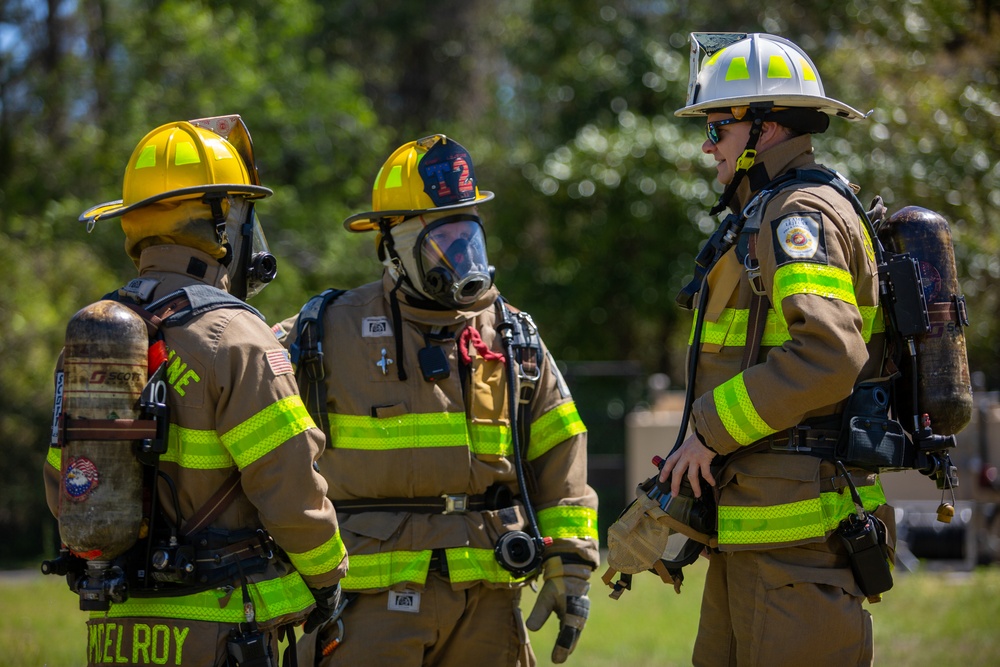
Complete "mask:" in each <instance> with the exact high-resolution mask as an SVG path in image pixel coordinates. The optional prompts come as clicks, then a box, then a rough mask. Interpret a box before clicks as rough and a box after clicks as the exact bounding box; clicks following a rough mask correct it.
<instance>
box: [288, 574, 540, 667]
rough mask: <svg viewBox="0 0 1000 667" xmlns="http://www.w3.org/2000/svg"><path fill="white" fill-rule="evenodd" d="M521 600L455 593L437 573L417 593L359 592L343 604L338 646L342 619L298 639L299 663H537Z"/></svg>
mask: <svg viewBox="0 0 1000 667" xmlns="http://www.w3.org/2000/svg"><path fill="white" fill-rule="evenodd" d="M414 594H417V595H414ZM520 598H521V591H520V590H518V589H514V590H510V589H490V588H486V587H485V586H481V585H477V586H473V587H472V588H468V589H465V590H458V591H456V590H452V587H451V583H450V582H448V581H447V580H445V579H443V578H441V577H440V576H439V575H436V574H433V573H432V574H429V575H428V576H427V583H426V585H425V586H424V588H423V589H422V590H419V591H418V590H416V589H414V590H411V591H383V592H381V593H371V594H361V595H358V596H357V597H356V598H355V599H354V600H352V601H351V602H350V603H349V604H348V605H347V607H346V608H345V609H344V613H343V615H342V617H341V619H342V621H343V628H342V635H341V637H340V639H341V641H340V643H339V644H336V647H335V648H332V647H331V643H332V642H333V641H334V639H335V638H336V637H337V635H338V633H341V629H340V628H338V627H337V624H336V623H329V624H327V625H326V626H325V627H323V628H321V629H320V630H319V633H318V634H319V642H318V643H317V641H316V639H317V634H316V633H312V634H309V635H305V636H303V637H301V638H300V640H299V642H298V649H299V650H298V660H299V665H300V666H301V667H312V665H320V666H321V667H340V666H342V665H392V667H423V666H428V667H429V666H431V665H433V666H434V667H468V666H469V665H473V666H476V667H482V666H485V665H491V666H492V665H496V666H501V665H503V666H506V667H533V666H534V665H535V658H534V655H533V654H532V652H531V645H530V644H529V642H528V637H527V631H526V628H525V627H524V622H523V621H522V619H521V610H520V606H519V603H520ZM324 648H325V649H326V651H327V652H328V655H325V656H324V655H317V653H320V654H322V653H323V650H324Z"/></svg>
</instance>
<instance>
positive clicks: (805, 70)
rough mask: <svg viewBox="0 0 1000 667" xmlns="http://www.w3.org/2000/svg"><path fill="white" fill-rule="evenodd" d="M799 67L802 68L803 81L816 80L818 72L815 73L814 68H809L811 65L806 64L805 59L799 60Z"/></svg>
mask: <svg viewBox="0 0 1000 667" xmlns="http://www.w3.org/2000/svg"><path fill="white" fill-rule="evenodd" d="M799 66H800V67H801V68H802V80H803V81H815V80H816V72H814V71H813V68H812V67H810V66H809V63H807V62H806V60H805V58H799Z"/></svg>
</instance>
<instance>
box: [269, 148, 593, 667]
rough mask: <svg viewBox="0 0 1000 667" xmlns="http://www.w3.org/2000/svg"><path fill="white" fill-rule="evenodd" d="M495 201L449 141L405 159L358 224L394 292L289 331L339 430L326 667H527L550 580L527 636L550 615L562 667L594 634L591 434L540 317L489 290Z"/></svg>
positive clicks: (312, 388)
mask: <svg viewBox="0 0 1000 667" xmlns="http://www.w3.org/2000/svg"><path fill="white" fill-rule="evenodd" d="M492 198H493V193H491V192H486V191H480V190H479V188H478V187H477V184H476V178H475V174H474V171H473V163H472V158H471V157H470V156H469V153H468V152H467V151H466V150H465V149H464V148H463V147H462V146H461V145H460V144H458V143H457V142H455V141H454V140H453V139H450V138H448V137H446V136H444V135H441V134H435V135H432V136H428V137H426V138H423V139H420V140H417V141H410V142H408V143H406V144H404V145H403V146H401V147H400V148H399V149H397V150H396V151H395V152H393V153H392V155H391V156H390V157H389V158H388V159H387V160H386V162H385V163H384V165H383V166H382V168H381V170H380V171H379V173H378V176H377V177H376V179H375V184H374V188H373V192H372V204H373V207H372V210H371V211H369V212H366V213H359V214H357V215H352V216H351V217H349V218H348V219H347V220H346V221H345V223H344V224H345V226H346V227H347V229H348V230H350V231H352V232H375V233H376V234H377V237H376V245H377V249H378V254H379V257H380V258H381V260H382V262H383V264H384V265H385V270H384V272H383V275H382V279H381V280H379V281H377V282H374V283H370V284H368V285H364V286H362V287H358V288H356V289H351V290H349V291H346V292H344V293H342V294H334V295H331V294H330V293H325V294H326V295H327V296H336V298H335V299H332V298H328V299H324V298H323V296H324V295H320V297H317V298H316V299H314V300H312V301H310V302H309V303H308V304H306V306H305V307H304V308H303V309H302V311H301V312H300V314H299V315H298V316H297V317H296V318H292V319H290V320H287V321H286V322H283V323H282V325H281V326H280V327H278V331H277V333H278V334H279V335H284V334H285V332H288V334H289V335H288V337H287V338H286V339H285V340H286V342H287V343H288V345H289V347H290V349H291V350H292V358H293V360H294V361H296V363H297V371H296V372H297V374H298V376H299V382H300V387H301V391H302V393H303V395H304V396H305V397H306V404H307V406H308V407H309V409H310V411H314V410H315V412H316V413H317V414H318V416H317V420H318V421H320V422H323V423H328V425H329V431H330V438H329V443H328V444H329V446H328V447H327V450H326V452H325V453H324V455H323V458H322V460H321V462H320V467H321V470H322V472H323V474H324V476H325V477H326V479H327V481H328V482H329V484H330V497H331V499H332V500H333V502H334V504H335V505H336V506H337V511H338V513H339V515H340V517H341V528H342V531H343V535H344V541H345V543H346V544H347V546H348V549H349V550H350V553H351V571H350V572H349V573H348V575H347V577H346V578H345V579H344V581H343V583H342V585H343V588H344V591H345V598H346V599H348V600H349V602H348V603H347V605H346V607H345V608H344V611H343V615H342V617H341V618H340V619H338V621H337V622H336V623H330V624H328V625H327V626H326V627H324V628H322V629H321V630H320V631H319V633H318V635H319V637H318V644H317V642H316V639H314V638H309V637H305V638H303V640H302V641H300V645H301V644H302V643H304V642H306V641H307V640H308V642H309V644H310V646H311V647H312V648H313V649H314V650H317V651H318V652H319V653H321V654H322V655H321V658H320V662H319V663H318V664H322V665H324V666H325V667H329V666H331V665H360V664H373V665H374V664H379V665H383V664H384V665H392V664H408V665H419V664H423V665H486V664H503V665H532V664H534V655H533V654H532V651H531V647H530V644H529V642H528V640H527V635H526V633H525V623H524V622H523V621H522V618H521V612H520V609H519V604H518V602H519V599H520V595H521V593H520V591H521V588H522V587H523V586H524V585H526V584H528V583H529V582H530V581H532V580H534V579H535V577H536V576H539V575H541V577H542V579H543V581H544V583H543V585H542V588H541V591H540V593H539V597H538V601H537V603H536V605H535V607H534V609H533V611H532V613H531V615H530V617H529V618H528V620H527V626H528V627H529V628H530V629H532V630H537V629H538V628H539V627H540V626H541V625H542V624H543V623H544V622H545V620H546V619H547V618H548V617H549V616H550V614H552V613H553V612H554V613H555V614H556V616H557V617H558V622H559V623H560V627H561V630H560V636H559V639H558V641H557V642H556V646H555V647H554V649H553V651H552V658H553V660H554V661H555V662H563V661H565V660H566V658H567V656H568V655H569V654H570V652H572V651H573V648H574V646H575V645H576V641H577V638H578V637H579V636H580V632H581V631H582V629H583V627H584V623H585V621H586V619H587V615H588V610H589V599H588V597H587V593H588V589H589V583H588V579H589V577H590V575H591V573H592V571H593V569H594V568H595V567H596V566H597V564H598V559H599V556H598V541H597V524H596V518H597V514H596V510H597V496H596V494H595V492H594V491H593V489H591V488H590V486H588V484H587V479H586V477H587V466H586V457H587V452H586V446H587V435H586V430H585V427H584V425H583V423H582V421H581V419H580V415H579V414H578V412H577V409H576V406H575V404H574V402H573V398H572V396H571V395H570V392H569V390H568V388H567V386H566V383H565V382H564V381H563V378H562V376H561V374H560V372H559V369H558V368H557V367H556V364H555V362H554V361H553V358H552V355H551V354H549V351H548V349H547V348H546V347H545V346H544V345H543V343H542V341H541V339H540V338H539V337H538V334H537V330H535V328H534V326H533V323H532V322H531V320H530V318H529V317H527V316H526V315H525V314H523V313H520V312H518V311H517V310H516V309H514V308H513V307H511V306H509V305H507V304H506V303H504V301H503V300H502V299H501V298H500V294H499V292H498V290H497V288H496V287H495V286H494V285H493V267H491V266H490V265H489V262H488V258H487V254H486V237H485V234H484V229H483V222H482V219H481V217H480V213H479V205H480V204H482V203H484V202H487V201H489V200H491V199H492ZM326 304H329V305H326ZM324 306H326V307H324ZM320 330H321V331H322V333H318V331H320ZM507 335H510V336H511V338H510V339H507V338H506V336H507ZM505 341H507V342H510V348H506V347H505V345H506V343H505ZM320 349H321V351H322V355H317V354H316V353H317V351H319V350H320ZM510 350H513V356H512V357H508V356H507V352H508V351H510ZM511 382H513V383H514V385H516V386H514V387H512V386H511ZM512 397H513V403H512V402H511V399H512ZM512 406H513V409H512ZM322 413H326V414H322ZM304 654H305V651H304V650H303V651H300V656H302V655H304Z"/></svg>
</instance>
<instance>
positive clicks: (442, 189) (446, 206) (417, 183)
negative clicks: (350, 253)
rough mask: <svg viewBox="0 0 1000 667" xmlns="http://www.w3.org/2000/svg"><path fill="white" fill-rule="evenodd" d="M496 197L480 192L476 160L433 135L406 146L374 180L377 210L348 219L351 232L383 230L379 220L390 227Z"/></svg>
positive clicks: (447, 139)
mask: <svg viewBox="0 0 1000 667" xmlns="http://www.w3.org/2000/svg"><path fill="white" fill-rule="evenodd" d="M491 199H493V193H492V192H486V191H485V190H484V191H482V192H480V190H479V187H478V186H477V184H476V176H475V173H474V171H473V166H472V156H470V155H469V152H468V151H467V150H465V148H464V147H462V145H461V144H459V143H458V142H457V141H454V140H452V139H449V138H448V137H446V136H445V135H443V134H432V135H431V136H429V137H424V138H423V139H417V140H416V141H411V142H409V143H406V144H403V145H402V146H400V147H399V148H397V149H396V150H395V152H393V154H392V155H390V156H389V159H387V160H386V161H385V164H383V165H382V168H381V169H380V170H379V172H378V176H376V177H375V184H374V186H373V187H372V210H371V211H367V212H365V213H356V214H354V215H352V216H351V217H349V218H347V219H346V220H344V227H345V228H346V229H347V230H348V231H351V232H369V231H377V230H378V229H379V221H380V220H387V219H388V221H389V226H390V227H392V226H394V225H397V224H399V223H400V222H402V221H403V220H404V219H406V218H409V217H413V216H415V215H421V214H423V213H431V212H434V211H446V210H450V209H456V208H465V207H469V206H475V205H476V204H480V203H482V202H486V201H489V200H491Z"/></svg>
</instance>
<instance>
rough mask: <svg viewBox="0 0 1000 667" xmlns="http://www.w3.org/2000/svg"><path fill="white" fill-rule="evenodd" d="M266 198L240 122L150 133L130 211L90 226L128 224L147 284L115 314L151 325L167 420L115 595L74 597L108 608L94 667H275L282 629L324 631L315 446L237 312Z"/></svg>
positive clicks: (51, 489)
mask: <svg viewBox="0 0 1000 667" xmlns="http://www.w3.org/2000/svg"><path fill="white" fill-rule="evenodd" d="M270 194H271V191H270V190H269V189H267V188H265V187H263V186H261V185H260V181H259V179H258V177H257V171H256V167H255V163H254V159H253V151H252V146H251V143H250V136H249V134H248V133H247V131H246V127H245V126H244V124H243V121H242V120H241V119H240V117H239V116H223V117H215V118H211V119H199V120H195V121H191V122H184V121H182V122H173V123H168V124H165V125H162V126H160V127H158V128H156V129H154V130H153V131H151V132H150V133H149V134H147V135H146V136H145V137H143V139H142V140H141V141H140V142H139V144H138V146H137V147H136V149H135V151H134V152H133V154H132V157H131V159H130V160H129V163H128V166H127V168H126V171H125V179H124V187H123V199H122V200H119V201H115V202H109V203H107V204H102V205H99V206H96V207H94V208H91V209H89V210H88V211H86V212H85V213H84V214H83V215H82V216H81V220H82V221H85V222H87V223H88V224H89V225H93V224H94V223H95V222H98V221H102V220H105V219H109V218H115V217H121V222H122V228H123V229H124V231H125V250H126V252H127V253H128V255H129V257H130V258H132V260H133V261H134V262H135V264H136V266H137V267H138V269H139V277H138V278H136V279H134V280H132V281H130V282H129V283H128V284H127V285H126V286H125V287H123V288H122V289H120V290H117V291H116V292H112V293H111V294H109V295H107V296H106V297H105V299H109V300H114V301H118V302H120V303H121V304H127V305H129V306H130V307H131V308H132V309H137V311H143V312H144V313H145V316H146V317H147V318H148V316H150V315H152V316H155V318H148V319H147V321H149V322H150V331H154V330H158V333H157V338H158V339H159V341H158V342H159V345H154V347H153V348H150V350H151V352H150V358H151V360H152V358H153V357H154V356H155V355H154V353H153V352H152V350H154V349H155V350H157V352H156V354H159V355H160V356H161V359H162V361H163V364H162V368H161V369H160V374H159V375H158V376H157V377H159V378H160V380H161V381H162V383H163V385H165V388H166V389H165V405H166V407H167V408H168V410H169V413H168V414H169V425H168V426H167V431H166V434H167V435H166V438H165V439H166V443H164V444H165V448H164V449H165V451H163V452H162V453H161V454H160V455H159V457H158V460H155V461H152V462H150V461H147V463H149V467H148V468H147V471H148V472H147V475H146V477H147V484H148V485H149V489H150V492H149V493H148V494H147V499H146V504H147V507H145V508H144V509H143V512H144V514H143V517H144V520H143V528H142V532H141V534H140V535H136V536H134V539H135V540H136V545H135V547H133V548H132V549H131V551H130V552H129V553H127V554H126V556H125V557H123V558H122V559H121V560H120V561H116V562H115V563H114V566H115V567H113V568H111V571H113V572H115V573H117V574H116V575H115V576H117V577H118V580H115V581H111V580H109V581H108V582H106V585H105V586H104V589H103V590H99V589H94V590H89V591H88V592H87V595H84V593H83V592H82V591H78V592H81V607H82V608H85V609H86V608H90V609H103V611H94V612H92V614H91V617H90V620H89V621H88V626H89V629H88V647H87V656H88V657H87V660H88V664H90V665H97V664H106V663H116V662H128V663H129V664H135V665H140V664H171V665H191V666H194V665H199V666H200V665H223V664H227V661H230V662H228V664H235V662H232V661H238V662H239V664H251V663H250V662H249V660H250V658H252V657H254V656H259V657H260V658H261V659H262V660H263V659H264V658H265V657H266V658H268V660H269V662H266V663H264V662H253V663H252V664H269V665H276V664H278V660H279V656H278V654H277V650H278V641H279V634H280V632H281V631H283V630H284V629H286V628H289V627H292V626H293V625H296V624H299V623H301V622H302V621H303V620H306V619H307V617H308V620H307V623H306V624H307V626H309V625H311V624H318V623H319V622H320V621H322V620H324V619H325V618H326V617H328V616H329V615H330V614H331V613H332V612H333V610H334V608H335V607H336V606H337V603H338V601H339V599H340V598H339V595H340V590H339V582H340V580H341V578H342V577H343V576H344V574H345V573H346V571H347V555H346V551H345V548H344V543H343V541H342V539H341V537H340V531H339V529H338V525H337V517H336V513H335V511H334V508H333V505H332V504H331V503H330V500H329V499H328V498H327V495H326V490H327V487H326V482H325V480H324V479H323V477H322V476H321V475H320V474H319V473H318V471H317V469H316V462H317V461H318V459H319V457H320V454H321V452H322V451H323V447H324V440H323V434H322V431H321V430H320V429H318V428H317V427H316V426H315V424H314V423H313V421H312V419H311V418H310V417H309V414H308V412H307V411H306V409H305V407H304V405H303V403H302V400H301V397H300V396H299V394H298V388H297V386H296V383H295V378H294V374H293V371H292V367H291V364H290V362H289V360H288V357H287V352H286V351H285V350H284V349H283V348H282V347H281V345H280V344H279V343H278V342H277V341H276V340H275V339H274V335H273V334H272V333H271V331H270V329H269V327H268V325H267V324H266V323H265V322H264V321H263V319H262V317H261V316H260V314H259V313H258V312H257V311H256V310H255V309H253V308H252V307H250V306H248V305H246V304H245V303H244V299H245V298H247V297H249V296H252V295H253V294H254V293H256V292H257V291H259V290H260V289H262V288H263V287H264V285H265V284H266V282H267V281H269V280H270V279H271V278H273V277H274V269H275V264H274V258H273V257H272V256H270V254H269V253H268V252H267V246H266V243H265V241H264V236H263V233H262V231H261V228H260V221H259V219H258V218H257V216H256V213H255V210H254V204H255V200H257V199H259V198H262V197H267V196H268V195H270ZM164 297H168V298H167V299H166V301H167V302H168V303H164V301H163V299H164ZM160 318H162V322H161V321H160ZM178 318H179V319H178ZM141 356H142V358H145V357H146V351H145V350H142V351H141ZM154 370H155V368H154ZM161 398H162V397H161ZM164 414H167V413H164ZM62 466H63V461H61V459H60V453H59V449H58V448H57V447H53V448H52V449H50V453H49V457H48V459H47V461H46V464H45V466H44V478H45V486H46V495H47V499H48V503H49V507H50V509H51V510H52V512H53V514H55V515H56V516H57V517H58V516H59V511H60V507H64V506H65V505H66V503H70V502H77V501H79V499H80V497H81V496H83V495H85V494H82V493H80V492H79V491H76V490H75V489H73V488H70V482H71V480H70V478H69V476H68V475H62V474H61V473H65V472H67V471H66V470H61V467H62ZM103 472H104V471H103V470H100V469H97V466H95V465H91V464H88V473H90V474H92V479H91V480H90V481H91V482H92V486H93V487H94V489H93V493H94V494H97V493H99V492H102V491H103V490H106V489H108V488H112V486H113V485H112V484H111V482H110V481H108V480H104V481H103V482H102V480H101V477H100V476H101V475H102V474H103ZM154 484H155V488H154V487H153V485H154ZM71 495H72V497H71ZM150 507H153V508H157V509H155V510H151V509H150ZM77 555H78V556H82V557H84V558H91V559H93V558H99V557H100V555H99V554H77ZM115 568H117V569H115ZM71 569H72V568H71ZM70 584H71V587H73V586H74V585H79V580H76V581H75V582H74V580H73V579H72V578H70ZM98 588H100V587H98ZM105 594H107V595H108V596H109V597H111V598H112V601H108V600H101V599H100V598H101V597H102V595H105ZM95 601H96V603H95ZM100 603H103V605H102V604H100Z"/></svg>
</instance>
